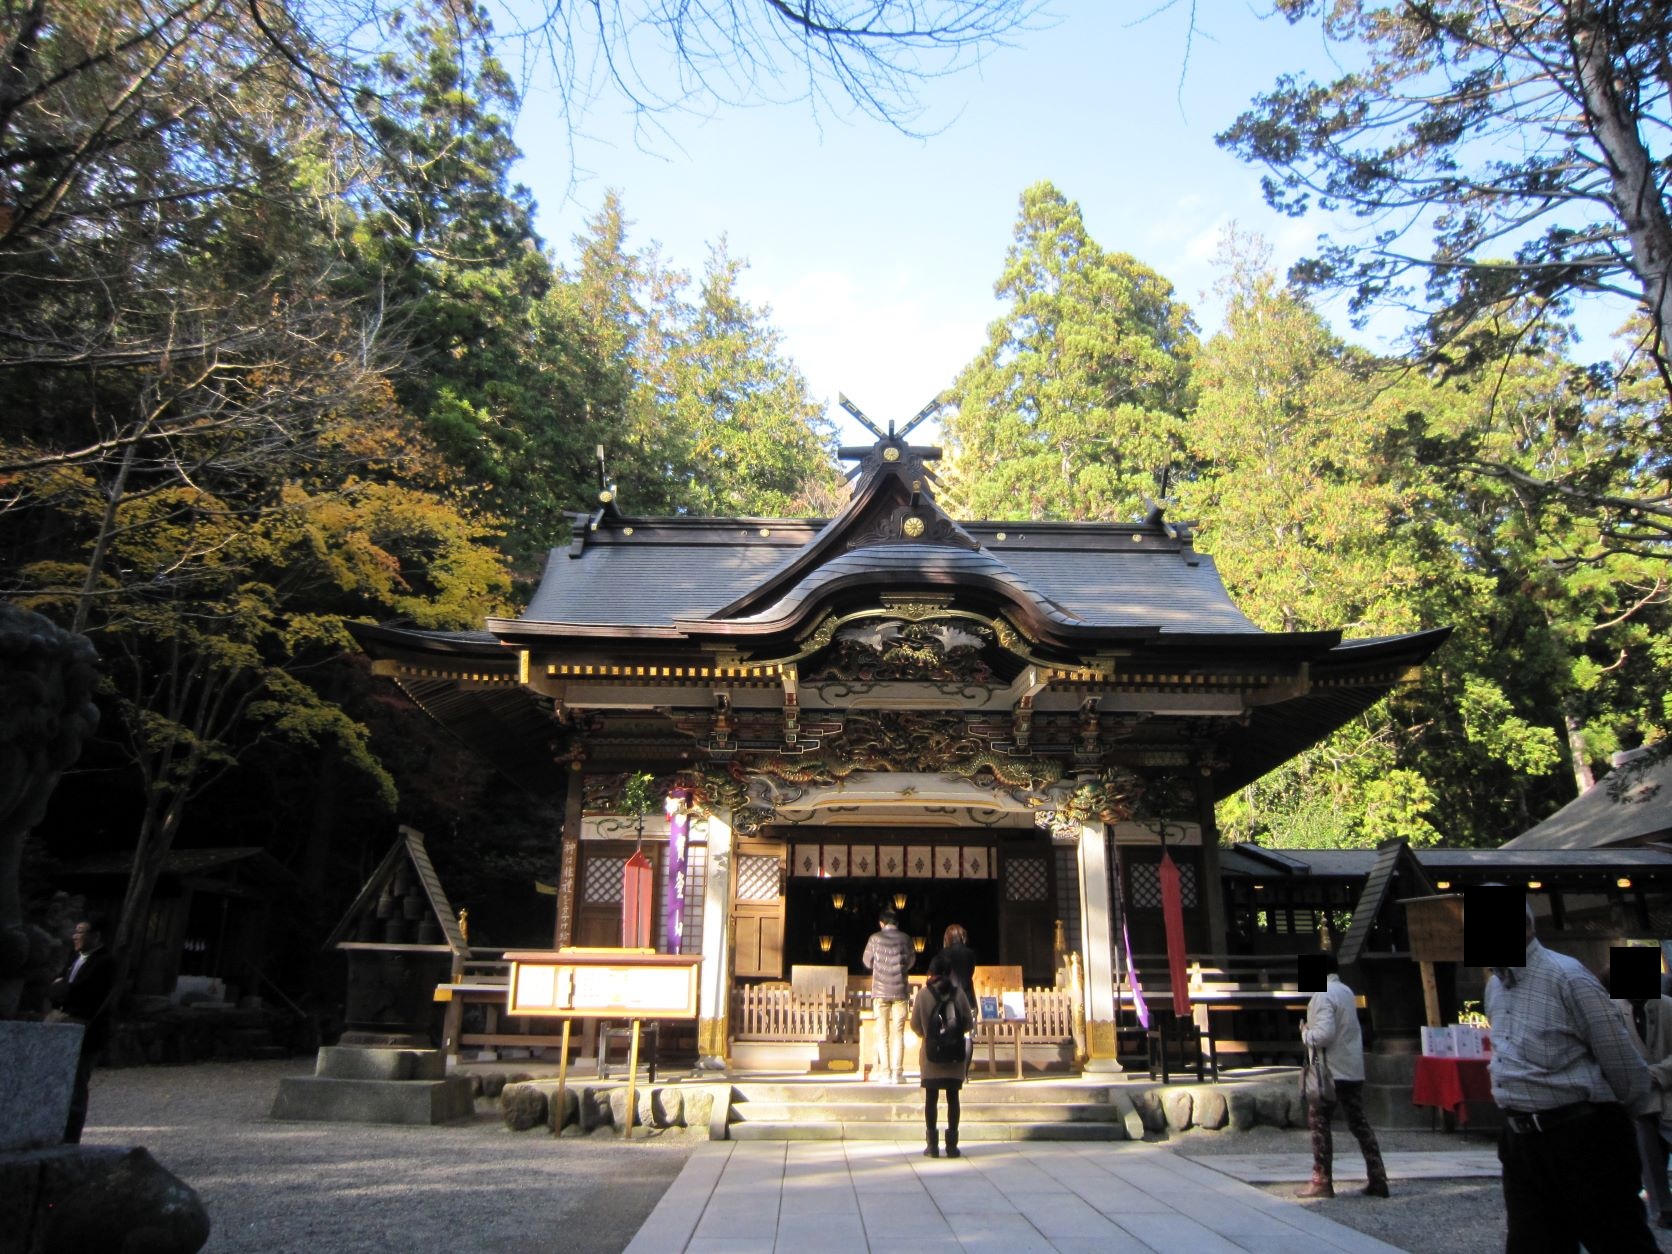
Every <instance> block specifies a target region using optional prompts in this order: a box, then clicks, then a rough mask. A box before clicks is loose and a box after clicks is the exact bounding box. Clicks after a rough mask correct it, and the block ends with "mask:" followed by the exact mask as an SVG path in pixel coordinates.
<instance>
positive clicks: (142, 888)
mask: <svg viewBox="0 0 1672 1254" xmlns="http://www.w3.org/2000/svg"><path fill="white" fill-rule="evenodd" d="M186 801H187V795H186V792H185V791H184V790H183V789H176V790H175V791H173V792H170V793H167V794H162V793H153V794H152V795H151V796H150V797H149V798H147V800H146V805H145V817H144V818H143V819H142V820H141V821H140V826H139V841H138V843H137V844H136V845H135V846H134V860H133V867H132V869H131V870H130V871H129V872H128V887H127V891H126V892H124V893H123V895H122V913H121V916H120V918H119V919H118V921H117V924H116V939H115V941H114V942H113V943H112V944H111V947H110V948H111V957H112V959H113V960H114V961H115V964H116V987H117V988H118V989H121V988H122V987H123V986H124V985H125V984H126V983H127V980H128V976H129V975H130V973H131V972H132V970H133V966H134V962H135V960H136V959H137V958H138V957H139V947H140V946H141V945H142V944H143V943H144V942H145V934H146V925H147V923H148V922H149V921H150V917H151V898H152V895H153V894H155V892H156V891H157V881H158V880H159V879H160V878H161V877H162V872H163V866H164V864H165V863H166V862H167V861H168V855H169V851H170V850H172V849H173V848H174V837H175V834H176V833H177V832H179V830H180V820H181V818H182V817H183V816H184V814H185V811H186Z"/></svg>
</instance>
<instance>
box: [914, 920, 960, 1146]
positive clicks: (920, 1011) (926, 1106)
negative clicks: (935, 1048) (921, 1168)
mask: <svg viewBox="0 0 1672 1254" xmlns="http://www.w3.org/2000/svg"><path fill="white" fill-rule="evenodd" d="M943 1002H944V1003H947V1004H948V1006H949V1009H950V1011H951V1013H952V1014H953V1015H954V1016H955V1018H956V1022H957V1026H958V1030H959V1031H960V1032H962V1033H964V1035H965V1037H966V1039H967V1038H968V1035H969V1031H970V1029H971V1028H973V1027H974V1026H975V1010H974V1008H973V1007H972V1006H971V1005H970V999H969V998H968V997H966V996H964V990H963V989H962V988H960V987H959V986H958V981H957V979H956V978H955V977H954V976H953V973H952V964H951V963H950V962H948V961H947V958H946V955H945V954H944V953H939V954H936V955H935V959H934V961H933V962H931V963H930V964H929V979H928V982H927V983H925V984H924V985H923V987H922V988H920V989H918V990H917V1000H916V1001H915V1002H913V1003H912V1011H911V1026H912V1030H913V1031H915V1032H916V1033H917V1036H918V1039H919V1040H920V1041H922V1044H921V1045H920V1046H919V1047H918V1064H917V1065H918V1070H919V1072H920V1073H921V1075H922V1077H923V1079H922V1083H923V1129H924V1136H925V1143H924V1147H923V1156H924V1157H925V1158H939V1157H940V1143H939V1135H938V1129H937V1128H936V1126H935V1125H936V1117H937V1114H938V1111H937V1107H938V1106H939V1104H940V1095H941V1094H942V1093H945V1094H946V1156H947V1157H948V1158H957V1157H959V1153H958V1092H959V1090H960V1089H962V1088H963V1087H964V1075H965V1073H966V1072H967V1071H968V1069H969V1063H968V1057H969V1051H968V1050H967V1049H964V1048H962V1047H960V1048H959V1050H958V1057H957V1060H956V1061H954V1062H937V1061H936V1060H935V1059H933V1058H930V1057H929V1038H930V1036H931V1034H932V1033H933V1031H934V1023H935V1018H936V1009H937V1007H939V1006H940V1005H941V1004H942V1003H943Z"/></svg>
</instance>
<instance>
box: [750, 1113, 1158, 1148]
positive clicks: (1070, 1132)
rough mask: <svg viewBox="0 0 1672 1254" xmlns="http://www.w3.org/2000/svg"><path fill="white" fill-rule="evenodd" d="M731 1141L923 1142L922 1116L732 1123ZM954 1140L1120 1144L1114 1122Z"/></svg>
mask: <svg viewBox="0 0 1672 1254" xmlns="http://www.w3.org/2000/svg"><path fill="white" fill-rule="evenodd" d="M726 1135H727V1137H729V1138H730V1139H731V1140H734V1141H915V1142H919V1143H921V1142H922V1140H923V1116H922V1112H921V1111H919V1112H918V1117H917V1120H916V1121H915V1122H912V1123H907V1122H900V1123H804V1122H793V1123H734V1124H732V1125H731V1126H730V1127H728V1128H727V1129H726ZM958 1139H959V1140H960V1141H962V1142H965V1143H967V1142H970V1141H1124V1140H1125V1139H1126V1128H1125V1126H1124V1125H1122V1124H1121V1123H1119V1122H1115V1123H1102V1122H1099V1123H987V1122H982V1123H977V1122H973V1121H971V1120H969V1119H960V1120H959V1121H958Z"/></svg>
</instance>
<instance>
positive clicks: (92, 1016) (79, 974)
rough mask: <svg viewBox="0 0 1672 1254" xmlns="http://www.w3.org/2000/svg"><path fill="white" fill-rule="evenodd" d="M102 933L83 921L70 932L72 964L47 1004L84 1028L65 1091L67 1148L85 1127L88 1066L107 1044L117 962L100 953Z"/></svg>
mask: <svg viewBox="0 0 1672 1254" xmlns="http://www.w3.org/2000/svg"><path fill="white" fill-rule="evenodd" d="M104 930H105V929H104V923H103V921H102V920H99V919H86V920H83V921H82V922H80V923H77V924H76V925H75V931H74V932H72V933H71V934H70V943H71V944H72V945H73V946H75V954H76V957H75V961H74V962H72V963H71V964H70V969H69V971H67V972H66V973H65V974H64V977H63V978H62V979H60V980H58V981H57V982H56V983H55V984H54V985H53V986H52V1000H53V1001H54V1002H56V1003H57V1005H58V1007H59V1009H60V1010H61V1011H62V1012H63V1015H64V1017H65V1018H67V1019H69V1020H71V1021H73V1022H76V1023H79V1024H81V1025H82V1027H83V1031H82V1034H81V1056H80V1057H79V1058H78V1059H77V1060H76V1068H75V1087H74V1088H73V1089H72V1090H71V1091H70V1117H69V1119H68V1121H67V1122H66V1123H65V1125H64V1141H65V1142H66V1143H67V1144H70V1145H76V1144H79V1143H80V1141H81V1129H82V1125H83V1124H85V1123H86V1122H87V1088H88V1085H89V1083H90V1082H91V1081H92V1078H93V1064H94V1063H96V1062H98V1060H99V1056H100V1055H101V1054H103V1053H104V1049H105V1046H106V1045H107V1044H108V1043H109V1041H110V1013H111V1005H110V1003H111V1002H112V1001H113V1000H114V998H113V996H112V992H113V989H114V985H115V980H116V962H115V960H114V959H113V958H112V957H111V956H110V951H109V950H108V949H106V948H105V943H104Z"/></svg>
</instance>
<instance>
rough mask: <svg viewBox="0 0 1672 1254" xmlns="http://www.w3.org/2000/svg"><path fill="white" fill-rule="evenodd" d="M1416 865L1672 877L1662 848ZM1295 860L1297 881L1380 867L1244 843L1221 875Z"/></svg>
mask: <svg viewBox="0 0 1672 1254" xmlns="http://www.w3.org/2000/svg"><path fill="white" fill-rule="evenodd" d="M1412 852H1413V853H1414V854H1416V858H1417V861H1418V862H1419V863H1420V864H1421V865H1422V867H1423V869H1424V870H1426V871H1429V872H1431V873H1433V874H1441V873H1446V872H1449V873H1451V874H1454V875H1455V874H1460V873H1463V872H1469V871H1473V872H1479V873H1491V872H1495V871H1496V872H1503V873H1515V874H1519V875H1526V874H1528V873H1530V872H1533V871H1545V872H1561V871H1608V870H1612V869H1615V868H1619V869H1626V868H1632V867H1635V868H1640V869H1644V870H1653V869H1657V868H1658V869H1663V870H1667V871H1672V850H1667V849H1662V848H1659V847H1658V846H1637V847H1633V848H1629V849H1558V850H1549V849H1508V848H1505V849H1415V850H1412ZM1274 854H1275V855H1281V857H1282V858H1284V859H1287V860H1292V861H1294V862H1296V863H1298V864H1299V866H1300V869H1298V870H1292V871H1290V872H1288V873H1289V874H1293V875H1302V876H1305V875H1312V876H1320V877H1324V878H1362V877H1363V876H1365V875H1368V874H1369V873H1370V869H1371V867H1372V866H1374V865H1375V862H1376V850H1374V849H1281V850H1275V849H1266V848H1261V847H1255V846H1251V845H1246V844H1242V843H1240V842H1238V843H1235V844H1230V845H1227V846H1225V848H1224V850H1223V851H1222V853H1221V854H1220V866H1221V869H1222V870H1223V871H1224V872H1225V873H1226V874H1229V875H1248V876H1255V877H1258V876H1274V877H1275V876H1279V875H1282V874H1284V873H1285V872H1283V871H1282V870H1280V869H1279V868H1278V867H1277V866H1276V865H1274V859H1273V855H1274Z"/></svg>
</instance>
